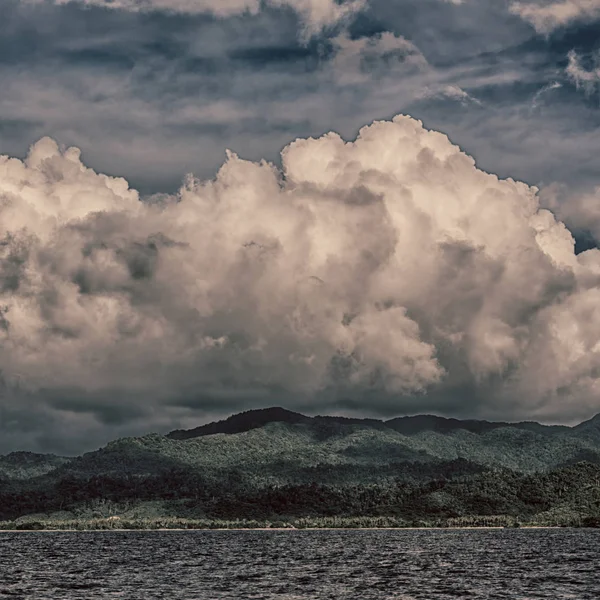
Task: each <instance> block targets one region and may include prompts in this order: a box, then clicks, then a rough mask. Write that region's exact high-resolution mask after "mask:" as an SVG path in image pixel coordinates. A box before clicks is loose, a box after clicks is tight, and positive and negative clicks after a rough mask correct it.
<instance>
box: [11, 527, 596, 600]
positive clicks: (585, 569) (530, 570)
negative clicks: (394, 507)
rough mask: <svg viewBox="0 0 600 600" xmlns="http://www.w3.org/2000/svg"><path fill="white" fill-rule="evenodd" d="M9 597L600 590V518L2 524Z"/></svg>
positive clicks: (591, 593) (430, 596)
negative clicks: (429, 526)
mask: <svg viewBox="0 0 600 600" xmlns="http://www.w3.org/2000/svg"><path fill="white" fill-rule="evenodd" d="M0 598H32V599H35V600H46V599H48V600H57V599H59V598H67V599H69V600H78V599H82V600H84V599H85V600H94V599H108V598H111V599H114V598H126V599H128V600H138V599H139V600H152V599H155V598H157V599H158V598H160V599H167V600H170V599H177V598H186V599H191V600H192V599H193V600H205V599H206V600H217V599H235V600H245V599H261V600H271V599H278V600H304V599H311V600H321V599H332V600H333V599H338V598H340V599H341V598H344V599H346V598H348V599H356V600H371V599H372V600H383V599H387V598H390V599H392V598H394V599H398V600H400V599H402V600H417V599H419V600H420V599H423V600H434V599H440V600H442V599H456V598H465V599H467V598H468V599H479V598H482V599H483V598H485V599H492V598H498V599H502V600H512V599H519V600H530V599H534V598H535V599H538V598H547V599H549V600H550V599H551V600H560V599H563V598H564V599H566V598H569V599H574V600H599V599H600V530H582V529H527V530H525V529H516V530H512V529H498V530H480V529H473V530H467V529H464V530H351V531H339V530H319V531H314V530H311V531H307V530H296V531H268V530H267V531H140V532H125V531H123V532H122V531H109V532H15V533H12V532H3V533H0Z"/></svg>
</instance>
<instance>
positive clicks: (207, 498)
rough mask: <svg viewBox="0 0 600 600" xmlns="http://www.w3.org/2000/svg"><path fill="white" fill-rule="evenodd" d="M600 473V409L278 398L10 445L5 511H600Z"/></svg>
mask: <svg viewBox="0 0 600 600" xmlns="http://www.w3.org/2000/svg"><path fill="white" fill-rule="evenodd" d="M599 480H600V418H598V417H596V418H594V419H592V420H590V421H587V422H586V423H582V424H581V425H579V426H577V427H572V428H571V427H548V426H544V425H540V424H537V423H517V424H508V423H489V422H486V421H459V420H455V419H443V418H440V417H434V416H421V417H406V418H401V419H393V420H391V421H387V422H384V421H378V420H374V419H365V420H362V419H346V418H341V417H313V418H311V417H306V416H304V415H300V414H298V413H292V412H290V411H286V410H284V409H280V408H276V409H267V410H263V411H249V412H247V413H241V414H239V415H234V416H233V417H231V418H229V419H227V420H225V421H221V422H217V423H212V424H209V425H205V426H201V427H199V428H196V429H194V430H189V431H176V432H172V433H171V434H168V435H159V434H149V435H146V436H143V437H139V438H124V439H120V440H116V441H114V442H111V443H109V444H108V445H107V446H106V447H104V448H101V449H100V450H97V451H95V452H90V453H87V454H84V455H83V456H80V457H77V458H73V459H65V458H61V457H54V456H45V455H31V454H27V453H14V454H12V455H8V456H6V457H0V520H1V519H15V518H22V517H24V516H25V515H28V514H29V515H31V514H44V515H50V514H55V513H57V512H58V513H61V514H62V513H64V514H66V515H67V516H70V517H73V515H76V514H88V513H86V510H88V509H89V507H91V506H96V505H97V504H98V502H104V503H106V502H108V503H109V504H110V505H111V506H113V507H115V506H120V508H119V509H118V510H117V509H113V511H114V510H117V512H119V511H121V512H122V511H124V510H125V508H124V507H126V508H127V510H132V507H137V510H138V511H140V510H141V511H142V513H144V511H147V510H149V509H148V507H149V506H150V505H152V506H153V507H154V508H153V509H152V511H156V510H158V514H160V515H162V516H169V515H171V516H178V517H182V518H183V517H186V518H187V517H190V518H191V517H194V518H195V517H202V518H205V517H206V518H208V517H210V518H238V517H239V518H241V517H244V518H246V517H252V518H255V517H259V518H264V517H266V516H269V515H271V514H275V515H278V516H280V517H281V516H283V517H285V516H286V515H287V516H295V517H311V516H318V515H321V516H336V515H338V516H339V515H345V516H352V517H355V516H360V515H371V516H386V515H387V516H394V517H395V518H400V517H401V518H410V519H412V520H413V521H414V520H415V519H417V520H418V519H419V518H421V517H424V516H425V517H427V518H430V519H431V518H458V517H461V518H462V517H468V516H473V515H491V514H495V515H498V514H503V515H512V516H513V517H515V518H516V517H517V516H519V515H529V516H532V515H546V516H548V515H550V516H548V517H547V518H548V519H550V520H552V519H553V518H557V519H558V517H557V516H556V515H559V516H560V515H562V516H561V517H560V518H561V519H563V520H564V519H575V520H577V519H579V520H581V519H582V518H584V517H585V518H590V519H593V518H595V515H596V512H598V511H600V504H598V502H597V500H598V501H599V502H600V496H598V493H599V492H598V486H599V484H598V481H599ZM157 506H159V507H160V508H159V509H156V507H157ZM144 507H146V508H144ZM88 512H89V510H88ZM153 514H154V513H153ZM565 515H566V516H565ZM536 518H537V517H536ZM539 518H542V517H539ZM544 518H546V517H544Z"/></svg>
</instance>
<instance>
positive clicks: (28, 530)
mask: <svg viewBox="0 0 600 600" xmlns="http://www.w3.org/2000/svg"><path fill="white" fill-rule="evenodd" d="M506 529H508V530H511V531H518V530H522V529H527V530H534V529H582V530H583V529H586V530H587V529H596V528H594V527H561V526H560V525H547V526H544V525H529V526H528V525H522V526H521V527H502V526H481V527H230V528H196V529H194V528H186V529H183V528H172V529H171V528H156V529H152V528H146V529H117V528H114V529H106V528H105V529H101V528H99V529H0V534H2V533H61V532H62V533H98V532H103V533H132V532H161V533H165V532H168V531H174V532H183V531H185V532H189V533H193V532H195V531H201V532H207V531H219V532H223V531H289V532H298V531H473V530H482V531H490V530H492V531H493V530H496V531H497V530H506Z"/></svg>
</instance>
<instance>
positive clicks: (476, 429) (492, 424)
mask: <svg viewBox="0 0 600 600" xmlns="http://www.w3.org/2000/svg"><path fill="white" fill-rule="evenodd" d="M318 420H322V421H326V422H333V423H340V424H348V425H349V424H355V425H360V424H364V425H369V426H374V427H388V428H390V429H394V430H395V431H398V432H399V433H404V434H406V435H411V434H414V433H419V432H421V431H437V432H439V433H447V432H451V431H456V430H458V429H464V430H466V431H471V432H473V433H482V432H487V431H493V430H494V429H500V428H504V427H514V428H516V429H524V430H528V431H535V432H553V433H556V432H560V431H570V430H574V429H576V428H582V427H583V426H587V425H588V424H596V423H598V424H600V413H598V414H597V415H596V416H594V417H592V418H591V419H589V420H587V421H584V422H582V423H580V424H578V425H575V426H573V427H569V426H567V425H543V424H541V423H538V422H536V421H518V422H513V423H511V422H507V421H487V420H477V419H456V418H451V417H440V416H438V415H431V414H423V415H413V416H402V417H394V418H392V419H388V420H382V419H375V418H360V417H342V416H329V415H316V416H314V417H309V416H307V415H303V414H302V413H298V412H294V411H290V410H288V409H286V408H282V407H280V406H276V407H269V408H261V409H252V410H248V411H244V412H241V413H236V414H234V415H231V416H230V417H228V418H226V419H223V420H220V421H213V422H210V423H207V424H205V425H200V426H198V427H194V428H192V429H176V430H173V431H171V432H169V433H167V434H166V435H165V437H168V438H170V439H177V440H185V439H193V438H195V437H202V436H205V435H215V434H218V433H225V434H235V433H243V432H244V431H250V430H251V429H255V428H259V427H263V426H264V425H267V424H268V423H274V422H283V423H294V424H295V423H308V422H314V421H318Z"/></svg>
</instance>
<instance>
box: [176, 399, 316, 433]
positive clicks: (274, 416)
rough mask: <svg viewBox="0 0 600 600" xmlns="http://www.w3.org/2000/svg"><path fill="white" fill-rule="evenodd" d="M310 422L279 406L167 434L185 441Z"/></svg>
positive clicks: (248, 411)
mask: <svg viewBox="0 0 600 600" xmlns="http://www.w3.org/2000/svg"><path fill="white" fill-rule="evenodd" d="M309 421H311V418H310V417H306V416H305V415H302V414H300V413H297V412H293V411H291V410H287V409H285V408H282V407H281V406H274V407H271V408H260V409H254V410H247V411H245V412H241V413H238V414H235V415H232V416H231V417H229V418H227V419H224V420H222V421H216V422H214V423H207V424H206V425H201V426H200V427H195V428H194V429H188V430H182V429H178V430H175V431H171V433H169V434H167V437H168V438H171V439H174V440H187V439H191V438H195V437H201V436H204V435H215V434H217V433H227V434H234V433H243V432H245V431H250V430H252V429H258V428H259V427H264V426H265V425H268V424H269V423H290V424H297V423H307V422H309Z"/></svg>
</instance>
